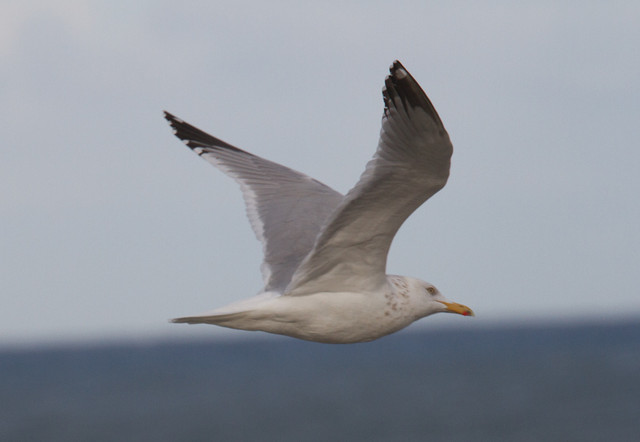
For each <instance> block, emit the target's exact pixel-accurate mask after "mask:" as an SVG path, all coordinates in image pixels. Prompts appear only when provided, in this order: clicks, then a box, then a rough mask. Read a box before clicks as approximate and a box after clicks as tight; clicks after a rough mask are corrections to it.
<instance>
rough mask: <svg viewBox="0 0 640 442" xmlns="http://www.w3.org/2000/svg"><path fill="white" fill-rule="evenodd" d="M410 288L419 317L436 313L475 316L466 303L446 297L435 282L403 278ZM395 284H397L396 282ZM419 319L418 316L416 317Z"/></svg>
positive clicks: (412, 300) (412, 301)
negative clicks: (459, 302)
mask: <svg viewBox="0 0 640 442" xmlns="http://www.w3.org/2000/svg"><path fill="white" fill-rule="evenodd" d="M403 279H404V280H405V281H406V284H407V286H408V288H409V290H408V292H409V293H410V297H411V303H412V304H413V307H414V311H415V313H416V316H417V317H418V318H423V317H425V316H429V315H432V314H434V313H457V314H458V315H462V316H475V314H474V313H473V310H471V309H470V308H469V307H467V306H466V305H462V304H458V303H457V302H452V301H450V300H448V299H447V298H445V297H444V296H443V295H442V293H440V290H438V289H437V288H436V287H435V286H434V285H433V284H431V283H428V282H426V281H422V280H420V279H416V278H408V277H404V278H403ZM394 285H396V287H397V284H396V283H394ZM416 319H417V318H416Z"/></svg>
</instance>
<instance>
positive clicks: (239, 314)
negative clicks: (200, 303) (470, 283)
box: [165, 61, 473, 343]
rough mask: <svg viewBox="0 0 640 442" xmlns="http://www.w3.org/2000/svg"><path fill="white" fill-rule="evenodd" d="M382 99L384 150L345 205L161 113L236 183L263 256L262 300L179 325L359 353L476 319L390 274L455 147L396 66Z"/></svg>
mask: <svg viewBox="0 0 640 442" xmlns="http://www.w3.org/2000/svg"><path fill="white" fill-rule="evenodd" d="M383 97H384V104H385V108H384V115H383V117H382V129H381V131H380V141H379V143H378V148H377V150H376V153H375V155H374V156H373V158H372V159H371V160H370V161H369V162H368V163H367V166H366V168H365V170H364V173H363V174H362V176H361V177H360V180H359V181H358V182H357V183H356V185H355V187H353V189H351V190H350V191H349V193H347V194H346V195H342V194H340V193H339V192H336V191H335V190H333V189H332V188H330V187H328V186H326V185H324V184H322V183H321V182H319V181H317V180H315V179H313V178H310V177H308V176H307V175H304V174H302V173H300V172H296V171H295V170H292V169H289V168H287V167H285V166H281V165H280V164H277V163H273V162H271V161H269V160H265V159H263V158H260V157H258V156H256V155H253V154H251V153H249V152H245V151H244V150H241V149H238V148H237V147H234V146H232V145H230V144H228V143H225V142H224V141H222V140H220V139H218V138H215V137H213V136H211V135H209V134H207V133H205V132H203V131H201V130H200V129H197V128H196V127H194V126H191V125H190V124H188V123H186V122H184V121H182V120H181V119H179V118H177V117H175V116H173V115H171V114H170V113H168V112H165V118H166V119H167V120H168V121H169V123H170V124H171V126H172V127H173V129H174V133H175V135H176V136H177V137H178V138H180V139H181V140H183V142H184V143H185V144H186V145H187V146H189V147H190V148H191V149H192V150H193V151H194V152H195V153H197V154H198V155H200V156H201V157H203V158H204V159H205V160H207V161H208V162H210V163H211V164H213V165H214V166H216V167H218V168H219V169H220V170H222V171H223V172H224V173H226V174H227V175H229V176H230V177H231V178H233V179H235V180H236V181H237V182H238V184H240V187H241V189H242V194H243V196H244V200H245V203H246V206H247V215H248V217H249V221H250V222H251V227H252V228H253V230H254V232H255V234H256V236H257V237H258V239H259V240H260V241H261V242H262V246H263V251H264V262H263V264H262V267H261V269H262V276H263V279H264V289H263V290H262V291H261V292H260V293H259V294H258V295H257V296H254V297H252V298H249V299H245V300H243V301H240V302H236V303H233V304H230V305H227V306H225V307H221V308H218V309H216V310H213V311H209V312H207V313H203V314H200V315H197V316H188V317H183V318H177V319H173V322H177V323H189V324H201V323H202V324H214V325H219V326H222V327H229V328H235V329H241V330H261V331H265V332H268V333H276V334H281V335H287V336H292V337H294V338H299V339H305V340H309V341H316V342H326V343H352V342H366V341H371V340H374V339H377V338H380V337H382V336H385V335H388V334H390V333H393V332H396V331H398V330H400V329H402V328H404V327H406V326H408V325H409V324H411V323H412V322H414V321H416V320H418V319H420V318H423V317H425V316H428V315H431V314H433V313H438V312H450V313H458V314H461V315H465V316H472V315H473V312H472V311H471V309H470V308H469V307H466V306H464V305H461V304H457V303H455V302H451V301H449V300H448V299H447V298H445V297H444V296H443V295H442V294H441V293H440V292H439V291H438V289H436V288H435V287H434V286H433V285H432V284H430V283H428V282H425V281H422V280H420V279H416V278H411V277H408V276H398V275H387V274H386V264H387V253H388V252H389V247H390V246H391V241H392V240H393V237H394V236H395V234H396V232H397V231H398V229H399V228H400V226H401V225H402V223H403V222H404V220H405V219H407V218H408V217H409V215H411V213H412V212H413V211H414V210H416V209H417V208H418V207H419V206H420V205H421V204H422V203H423V202H425V201H426V200H427V199H428V198H429V197H431V196H432V195H433V194H435V193H436V192H437V191H439V190H440V189H442V187H444V185H445V183H446V182H447V178H448V177H449V167H450V164H451V154H452V153H453V147H452V145H451V141H450V140H449V135H448V134H447V131H446V130H445V128H444V126H443V125H442V121H441V120H440V117H439V116H438V114H437V112H436V110H435V109H434V107H433V105H432V104H431V102H430V101H429V99H428V98H427V96H426V94H425V93H424V91H423V90H422V89H421V88H420V85H419V84H418V83H417V82H416V80H415V79H414V78H413V77H412V76H411V74H409V72H408V71H407V70H406V69H405V68H404V66H402V64H401V63H400V62H399V61H395V62H394V63H393V65H392V66H391V67H390V75H389V76H387V78H386V79H385V87H384V88H383Z"/></svg>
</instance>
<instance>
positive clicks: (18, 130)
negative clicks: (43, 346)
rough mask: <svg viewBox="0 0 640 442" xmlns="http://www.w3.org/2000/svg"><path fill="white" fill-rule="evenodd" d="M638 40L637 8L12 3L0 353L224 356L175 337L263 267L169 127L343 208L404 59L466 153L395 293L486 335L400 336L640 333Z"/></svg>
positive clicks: (399, 267) (240, 215) (432, 323)
mask: <svg viewBox="0 0 640 442" xmlns="http://www.w3.org/2000/svg"><path fill="white" fill-rule="evenodd" d="M638 23H640V4H639V3H638V2H635V1H628V2H616V1H611V2H596V1H593V2H589V1H579V2H578V1H575V2H568V1H567V2H558V1H548V2H543V1H535V2H534V1H531V2H506V1H505V2H498V1H492V2H471V1H469V2H462V1H460V2H455V1H447V2H445V1H442V2H426V1H415V2H405V1H393V2H383V1H354V2H337V1H336V2H332V1H325V2H315V3H313V4H311V2H294V1H291V2H283V1H270V2H259V1H250V2H242V1H230V2H210V1H201V2H192V1H181V2H176V1H136V2H130V1H126V2H125V1H109V2H107V1H102V2H100V1H79V0H78V1H4V2H2V3H1V4H0V76H1V77H0V98H1V103H2V106H1V107H0V112H1V118H0V121H2V123H1V124H2V131H0V149H1V150H0V223H1V226H0V227H1V230H0V250H1V255H0V257H1V261H0V263H1V267H0V340H1V341H2V342H0V345H1V344H7V343H8V344H11V343H13V344H16V343H21V342H38V341H43V340H47V341H50V340H56V339H87V338H89V339H111V338H126V337H130V338H146V337H150V336H172V337H188V336H203V335H206V336H213V335H220V336H228V333H225V332H224V331H223V330H222V329H219V328H214V327H207V326H196V327H188V326H181V325H174V324H168V323H167V319H169V318H171V317H175V316H181V315H189V314H195V313H200V312H202V311H206V310H210V309H212V308H215V307H218V306H221V305H223V304H226V303H229V302H232V301H234V300H238V299H241V298H245V297H248V296H252V295H254V294H255V293H256V292H258V290H259V289H260V287H261V278H260V272H259V265H260V262H261V247H260V245H259V243H258V242H257V241H256V239H255V237H254V234H253V232H252V231H251V229H250V227H249V223H248V221H247V220H246V218H245V209H244V205H243V202H242V198H241V194H240V191H239V189H238V188H237V187H236V184H235V183H234V182H233V181H232V180H231V179H229V178H228V177H226V176H225V175H223V174H222V173H221V172H219V171H217V170H215V168H213V167H212V166H210V165H209V164H208V163H206V162H205V161H202V160H201V159H200V158H198V157H197V156H196V155H194V154H193V153H192V152H190V151H189V149H187V148H185V147H184V146H183V145H182V144H181V143H180V142H179V141H178V140H177V139H176V138H175V137H174V136H173V135H172V133H171V130H170V128H169V127H168V126H167V124H166V122H165V121H164V120H163V118H162V113H161V111H162V110H163V109H167V110H169V111H171V112H172V113H174V114H176V115H178V116H180V117H181V118H183V119H185V120H187V121H189V122H191V123H193V124H195V125H197V126H199V127H201V128H202V129H205V130H207V131H208V132H210V133H212V134H214V135H215V136H217V137H220V138H222V139H223V140H225V141H227V142H229V143H231V144H234V145H236V146H238V147H241V148H243V149H246V150H249V151H251V152H253V153H255V154H258V155H260V156H263V157H266V158H268V159H271V160H273V161H277V162H280V163H282V164H285V165H287V166H289V167H292V168H294V169H296V170H299V171H301V172H304V173H306V174H308V175H311V176H313V177H315V178H317V179H319V180H320V181H323V182H325V183H326V184H329V185H331V186H333V187H334V188H336V190H338V191H341V192H346V191H347V190H348V189H349V188H350V187H351V186H352V185H353V184H354V183H355V181H356V180H357V179H358V177H359V175H360V173H361V172H362V170H363V168H364V164H365V163H366V161H367V160H368V159H369V158H370V157H371V155H372V154H373V152H374V150H375V147H376V144H377V139H378V133H379V128H380V118H381V116H382V109H383V103H382V98H381V88H382V85H383V81H384V77H385V76H386V75H387V73H388V70H387V69H388V66H389V65H390V64H391V62H392V61H393V60H394V59H396V58H397V59H399V60H401V61H402V62H403V63H404V65H405V66H406V67H407V69H408V70H409V71H410V72H411V73H412V74H413V76H414V77H415V78H416V79H417V80H418V81H419V82H420V84H421V85H422V87H423V89H424V90H425V91H426V93H427V94H428V95H429V97H430V98H431V100H432V101H433V103H434V105H435V107H436V109H437V110H438V112H439V113H440V116H441V118H442V120H443V121H444V124H445V126H446V128H447V129H448V131H449V134H450V136H451V139H452V141H453V143H454V148H455V152H454V157H453V164H452V171H451V177H450V179H449V183H448V184H447V186H446V187H445V188H444V189H443V190H442V191H441V192H440V193H438V194H437V195H436V196H435V197H433V198H432V199H431V200H429V201H428V202H427V203H426V204H425V205H424V206H422V207H421V208H420V209H419V210H418V211H417V212H416V213H415V214H414V215H413V216H412V217H411V218H410V219H409V220H408V221H407V223H405V225H404V226H403V228H402V229H401V230H400V232H399V234H398V236H397V237H396V240H395V241H394V244H393V246H392V249H391V253H390V256H389V263H388V271H389V273H399V274H406V275H411V276H416V277H420V278H422V279H425V280H427V281H429V282H432V283H434V284H435V285H436V286H438V288H439V289H440V290H441V291H442V292H443V293H444V294H445V295H446V296H447V297H449V298H450V299H452V300H455V301H458V302H462V303H464V304H467V305H469V306H471V307H472V308H473V309H474V310H475V311H476V314H477V317H476V318H475V319H469V318H463V317H458V316H454V315H439V316H440V317H438V315H436V317H432V318H427V319H424V320H422V321H421V325H414V326H413V327H420V326H423V327H425V326H426V327H438V326H445V325H446V326H454V327H468V326H469V325H468V324H469V323H470V322H469V321H474V322H473V323H474V324H476V325H477V324H484V323H486V324H494V323H497V322H500V321H508V322H518V321H525V320H526V321H528V320H539V319H544V318H553V319H555V320H565V319H566V320H580V319H583V318H591V319H599V320H600V319H615V318H617V317H622V316H634V315H635V316H637V315H640V296H639V295H640V290H639V289H638V286H639V282H640V277H639V275H640V233H639V228H638V226H640V208H639V207H640V204H639V199H640V198H639V196H638V195H639V193H640V178H639V176H638V174H639V170H640V86H639V83H640V82H639V79H640V57H638V42H640V27H639V26H638ZM234 333H243V332H234Z"/></svg>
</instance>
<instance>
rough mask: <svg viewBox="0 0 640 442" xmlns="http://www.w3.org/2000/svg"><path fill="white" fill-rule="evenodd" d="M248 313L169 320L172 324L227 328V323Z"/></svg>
mask: <svg viewBox="0 0 640 442" xmlns="http://www.w3.org/2000/svg"><path fill="white" fill-rule="evenodd" d="M247 313H248V312H237V313H222V314H209V315H206V314H205V315H198V316H184V317H182V318H174V319H172V320H171V322H173V323H174V324H212V325H221V326H223V327H228V326H229V325H228V323H230V322H234V321H237V320H239V319H242V318H243V317H244V316H246V314H247Z"/></svg>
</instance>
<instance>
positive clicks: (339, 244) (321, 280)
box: [285, 61, 453, 295]
mask: <svg viewBox="0 0 640 442" xmlns="http://www.w3.org/2000/svg"><path fill="white" fill-rule="evenodd" d="M390 72H391V74H390V75H389V76H388V77H387V78H386V80H385V88H384V89H383V97H384V102H385V110H384V115H383V118H382V129H381V133H380V141H379V144H378V149H377V151H376V153H375V155H374V156H373V159H371V160H370V161H369V163H368V164H367V166H366V168H365V171H364V173H363V174H362V176H361V177H360V180H359V181H358V183H357V184H356V185H355V187H354V188H353V189H351V190H350V191H349V193H348V194H347V195H346V196H345V198H344V200H343V201H342V202H341V203H340V205H339V206H338V207H337V208H336V210H335V212H334V213H333V214H332V215H331V217H330V218H329V219H328V221H327V225H326V226H325V227H324V229H323V231H322V232H321V233H320V234H319V236H318V238H317V240H316V243H315V245H314V246H313V250H312V251H311V252H310V253H309V255H307V257H306V258H305V260H304V261H303V262H302V264H301V265H300V267H299V268H298V269H297V270H296V272H295V274H294V275H293V278H292V281H291V284H290V285H289V286H288V287H287V289H286V292H285V294H286V295H304V294H308V293H314V292H319V291H326V292H332V291H336V292H339V291H350V290H353V291H358V292H362V291H366V290H368V289H370V290H375V289H376V288H378V287H380V285H381V284H384V283H385V281H386V262H387V253H388V251H389V247H390V246H391V242H392V240H393V237H394V236H395V234H396V232H397V231H398V229H399V228H400V226H401V225H402V223H403V222H404V220H405V219H407V218H408V217H409V215H411V213H413V211H414V210H416V209H417V208H418V207H419V206H420V205H421V204H422V203H423V202H425V201H426V200H427V199H428V198H429V197H431V196H432V195H433V194H435V193H436V192H437V191H438V190H440V189H441V188H442V187H444V185H445V183H446V182H447V178H448V177H449V167H450V162H451V155H452V153H453V147H452V145H451V142H450V140H449V135H448V134H447V131H446V130H445V128H444V126H443V125H442V121H441V120H440V117H439V116H438V114H437V113H436V110H435V109H434V107H433V105H432V104H431V102H430V101H429V99H428V98H427V96H426V94H425V93H424V91H423V90H422V89H421V88H420V85H419V84H418V83H417V82H416V81H415V80H414V78H413V77H412V76H411V75H410V74H409V72H407V70H406V69H405V68H404V67H403V66H402V64H400V62H398V61H396V62H394V63H393V65H392V66H391V68H390Z"/></svg>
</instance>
